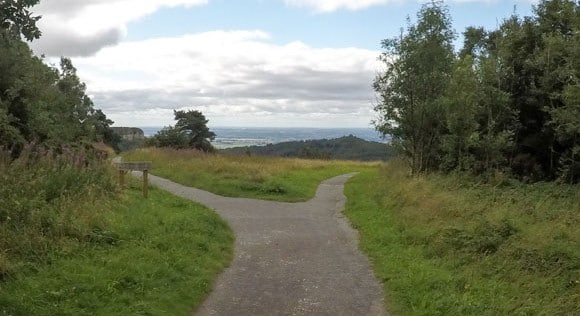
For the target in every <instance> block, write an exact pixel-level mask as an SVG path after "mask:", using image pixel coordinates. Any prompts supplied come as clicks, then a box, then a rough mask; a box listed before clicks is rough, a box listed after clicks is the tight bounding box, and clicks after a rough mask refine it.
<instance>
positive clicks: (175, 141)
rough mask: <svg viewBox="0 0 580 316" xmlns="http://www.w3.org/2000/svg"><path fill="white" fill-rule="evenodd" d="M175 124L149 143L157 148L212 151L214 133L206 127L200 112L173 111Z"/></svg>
mask: <svg viewBox="0 0 580 316" xmlns="http://www.w3.org/2000/svg"><path fill="white" fill-rule="evenodd" d="M173 114H174V115H175V120H176V121H177V123H176V124H175V127H171V126H170V127H166V128H164V129H162V130H161V131H159V132H158V133H157V134H156V135H154V136H153V137H152V139H151V141H150V143H151V144H153V145H154V146H157V147H173V148H179V149H184V148H194V149H199V150H202V151H210V152H211V151H214V148H213V146H212V145H211V141H212V140H214V138H215V136H216V135H215V133H214V132H212V131H210V130H209V128H208V127H207V123H208V122H209V121H208V120H207V119H206V118H205V116H204V115H203V114H202V113H201V112H200V111H173Z"/></svg>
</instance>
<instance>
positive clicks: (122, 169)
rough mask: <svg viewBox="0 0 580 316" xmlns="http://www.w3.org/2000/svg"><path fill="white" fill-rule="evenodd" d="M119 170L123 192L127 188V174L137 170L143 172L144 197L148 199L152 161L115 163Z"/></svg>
mask: <svg viewBox="0 0 580 316" xmlns="http://www.w3.org/2000/svg"><path fill="white" fill-rule="evenodd" d="M115 165H116V166H117V170H119V186H120V187H121V190H122V189H123V188H124V187H125V173H127V172H129V171H131V170H135V171H142V172H143V197H144V198H147V196H148V195H149V169H150V168H151V161H132V162H115Z"/></svg>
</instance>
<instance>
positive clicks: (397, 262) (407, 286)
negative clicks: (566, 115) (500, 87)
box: [345, 162, 580, 315]
mask: <svg viewBox="0 0 580 316" xmlns="http://www.w3.org/2000/svg"><path fill="white" fill-rule="evenodd" d="M345 194H346V195H347V197H348V201H347V204H346V210H345V214H346V216H347V217H348V218H349V219H350V221H351V223H352V225H353V226H354V227H355V228H356V229H357V230H358V231H359V235H360V241H361V245H360V247H361V249H362V250H363V251H364V252H365V253H366V254H367V255H368V256H369V257H370V259H371V262H372V264H373V266H374V271H375V274H376V275H377V277H378V278H379V279H380V280H381V281H382V282H384V287H385V293H386V301H387V307H388V308H389V309H390V312H391V313H392V314H394V315H578V314H579V313H580V305H579V304H578V301H579V299H580V296H579V293H580V292H579V289H580V247H579V245H580V231H579V230H578V229H577V227H578V225H580V199H579V197H580V187H578V186H577V185H576V186H568V185H561V184H555V183H536V184H522V183H520V182H517V181H515V180H506V179H505V178H501V177H498V178H495V180H494V181H493V182H492V183H488V184H484V183H481V182H479V181H478V180H475V179H472V178H468V177H466V176H465V174H456V175H445V176H443V175H438V174H430V175H428V176H424V177H409V176H408V173H407V172H406V171H405V168H404V166H402V165H401V164H400V163H395V162H389V163H388V164H387V165H386V166H385V167H384V168H381V169H380V170H368V171H365V172H362V173H361V174H360V175H359V176H356V177H354V178H352V179H351V180H350V181H349V182H348V183H347V185H346V188H345Z"/></svg>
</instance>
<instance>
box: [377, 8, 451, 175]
mask: <svg viewBox="0 0 580 316" xmlns="http://www.w3.org/2000/svg"><path fill="white" fill-rule="evenodd" d="M417 18H418V22H417V24H416V25H412V24H409V25H408V26H407V30H406V33H404V34H402V35H401V37H400V38H393V39H387V40H384V41H383V42H382V46H383V48H384V49H385V52H384V53H383V54H382V55H381V56H380V60H381V61H383V62H384V63H385V65H386V71H385V72H384V73H382V74H381V75H379V76H378V77H377V78H376V80H375V82H374V88H375V90H376V91H377V92H378V94H379V99H380V104H378V105H377V106H376V108H375V110H376V111H379V112H380V113H381V114H382V116H381V120H380V121H379V122H378V123H377V124H378V125H377V128H378V129H379V131H381V132H382V133H383V134H390V135H391V136H392V138H393V143H394V144H395V145H397V146H399V147H400V149H401V150H402V152H403V154H404V156H405V157H407V158H409V159H410V165H411V167H412V171H413V172H414V173H419V172H423V171H425V170H428V169H430V168H432V167H433V166H435V165H436V164H437V163H438V157H437V152H438V149H439V146H440V141H441V134H442V129H443V127H442V126H441V123H442V122H443V121H444V118H443V117H442V113H443V112H442V110H441V109H442V102H441V98H440V97H441V95H442V94H443V92H444V91H445V89H446V87H447V83H448V81H449V74H450V72H451V63H452V61H453V47H452V41H453V39H454V33H453V31H452V30H451V20H450V18H449V14H448V12H447V10H446V8H445V7H443V6H442V5H440V4H439V3H438V2H431V3H430V4H426V5H423V6H422V8H421V10H420V11H419V13H418V14H417Z"/></svg>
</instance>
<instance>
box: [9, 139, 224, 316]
mask: <svg viewBox="0 0 580 316" xmlns="http://www.w3.org/2000/svg"><path fill="white" fill-rule="evenodd" d="M1 158H2V159H1V160H0V176H1V177H2V178H1V180H2V185H0V198H1V203H0V315H13V316H20V315H22V316H28V315H40V316H42V315H186V314H189V313H190V312H191V311H192V309H195V308H196V307H197V306H199V304H200V303H201V301H202V300H203V298H204V297H205V296H206V295H207V294H208V293H209V291H210V290H211V287H212V283H213V280H214V278H215V277H216V276H217V274H218V273H219V272H220V271H222V270H223V269H224V267H225V266H227V264H228V263H229V261H230V260H231V254H232V248H233V236H232V233H231V231H230V229H229V228H228V226H227V225H226V224H225V222H224V221H223V220H221V219H220V218H219V216H218V215H217V214H215V213H214V212H212V211H210V210H209V209H207V208H205V207H203V206H201V205H199V204H196V203H193V202H191V201H188V200H184V199H181V198H178V197H175V196H173V195H171V194H169V193H166V192H164V191H161V190H158V189H156V188H151V190H150V194H149V198H148V199H143V197H142V195H141V186H140V183H139V182H138V181H136V180H132V181H129V188H128V189H126V190H124V191H120V190H119V189H118V188H117V186H116V183H115V181H114V177H113V176H112V175H113V172H112V170H111V165H110V162H109V161H106V160H103V159H98V158H97V157H92V156H90V155H88V153H87V152H84V151H70V152H67V151H64V152H58V153H56V152H53V151H44V150H42V149H30V150H29V151H28V152H25V153H24V155H22V156H21V157H20V158H19V159H17V160H11V158H10V157H9V156H8V155H6V154H3V156H2V157H1Z"/></svg>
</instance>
